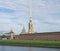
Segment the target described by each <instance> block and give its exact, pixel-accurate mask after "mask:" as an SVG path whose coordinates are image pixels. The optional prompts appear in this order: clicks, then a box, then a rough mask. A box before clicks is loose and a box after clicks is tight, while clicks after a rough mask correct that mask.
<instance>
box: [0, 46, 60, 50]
mask: <svg viewBox="0 0 60 51" xmlns="http://www.w3.org/2000/svg"><path fill="white" fill-rule="evenodd" d="M0 51H60V49H57V48H38V47H20V46H0Z"/></svg>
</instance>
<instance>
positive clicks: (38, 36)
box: [16, 32, 60, 40]
mask: <svg viewBox="0 0 60 51" xmlns="http://www.w3.org/2000/svg"><path fill="white" fill-rule="evenodd" d="M16 38H18V39H20V40H60V32H53V33H33V34H21V35H19V36H16Z"/></svg>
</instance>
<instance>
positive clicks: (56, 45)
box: [0, 40, 60, 48]
mask: <svg viewBox="0 0 60 51" xmlns="http://www.w3.org/2000/svg"><path fill="white" fill-rule="evenodd" d="M0 45H9V46H32V47H50V48H60V41H37V40H0Z"/></svg>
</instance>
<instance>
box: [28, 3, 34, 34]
mask: <svg viewBox="0 0 60 51" xmlns="http://www.w3.org/2000/svg"><path fill="white" fill-rule="evenodd" d="M28 32H29V33H34V29H33V23H32V4H31V3H30V21H29V29H28Z"/></svg>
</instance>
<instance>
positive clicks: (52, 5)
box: [0, 0, 60, 34]
mask: <svg viewBox="0 0 60 51" xmlns="http://www.w3.org/2000/svg"><path fill="white" fill-rule="evenodd" d="M30 4H31V5H32V21H33V26H34V31H35V32H56V31H60V0H0V33H1V32H9V31H10V30H11V29H13V31H14V32H15V33H16V34H19V33H20V32H21V31H22V28H23V26H24V27H25V29H26V32H28V23H29V18H30Z"/></svg>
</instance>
